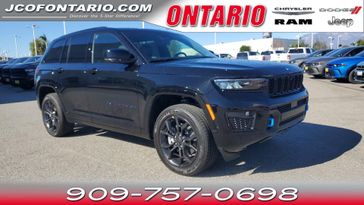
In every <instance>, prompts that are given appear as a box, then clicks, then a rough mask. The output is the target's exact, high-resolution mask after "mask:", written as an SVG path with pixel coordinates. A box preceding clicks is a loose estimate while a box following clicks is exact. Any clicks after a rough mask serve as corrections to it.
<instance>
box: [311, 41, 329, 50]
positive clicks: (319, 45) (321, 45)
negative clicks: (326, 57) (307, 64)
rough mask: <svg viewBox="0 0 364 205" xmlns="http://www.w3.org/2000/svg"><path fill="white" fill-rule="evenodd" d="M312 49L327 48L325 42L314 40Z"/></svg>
mask: <svg viewBox="0 0 364 205" xmlns="http://www.w3.org/2000/svg"><path fill="white" fill-rule="evenodd" d="M313 49H315V50H321V49H327V45H326V43H324V42H322V41H316V42H315V43H314V44H313Z"/></svg>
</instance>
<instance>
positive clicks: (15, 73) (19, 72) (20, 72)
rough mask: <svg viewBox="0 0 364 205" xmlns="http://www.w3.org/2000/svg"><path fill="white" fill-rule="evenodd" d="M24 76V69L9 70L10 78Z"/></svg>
mask: <svg viewBox="0 0 364 205" xmlns="http://www.w3.org/2000/svg"><path fill="white" fill-rule="evenodd" d="M25 75H26V73H25V70H24V69H11V76H17V77H21V76H25Z"/></svg>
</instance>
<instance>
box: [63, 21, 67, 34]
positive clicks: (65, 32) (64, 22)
mask: <svg viewBox="0 0 364 205" xmlns="http://www.w3.org/2000/svg"><path fill="white" fill-rule="evenodd" d="M63 34H64V35H66V34H67V28H66V21H63Z"/></svg>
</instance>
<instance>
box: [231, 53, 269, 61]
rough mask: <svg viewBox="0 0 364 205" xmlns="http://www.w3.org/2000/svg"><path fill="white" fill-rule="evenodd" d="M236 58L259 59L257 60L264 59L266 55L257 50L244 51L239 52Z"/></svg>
mask: <svg viewBox="0 0 364 205" xmlns="http://www.w3.org/2000/svg"><path fill="white" fill-rule="evenodd" d="M236 59H244V60H257V61H264V60H265V58H264V56H262V55H260V53H259V52H255V51H244V52H239V53H238V54H237V55H236Z"/></svg>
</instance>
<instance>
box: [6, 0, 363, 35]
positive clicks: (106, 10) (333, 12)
mask: <svg viewBox="0 0 364 205" xmlns="http://www.w3.org/2000/svg"><path fill="white" fill-rule="evenodd" d="M0 5H1V8H2V9H0V19H1V20H2V21H19V20H21V21H29V20H32V21H33V20H55V21H79V20H82V21H145V22H149V23H152V24H155V25H159V26H163V27H167V28H171V29H174V30H178V31H184V32H282V28H283V26H284V30H283V31H284V32H364V26H363V24H364V21H363V9H362V7H363V0H351V1H341V0H331V1H330V4H329V6H328V4H327V1H317V0H305V1H302V0H290V1H286V0H271V1H266V0H214V1H211V0H198V1H196V0H170V1H157V0H144V1H137V2H136V1H132V0H125V1H119V0H103V1H101V0H92V1H87V2H85V1H83V0H72V1H70V0H60V1H57V2H54V1H53V2H51V3H45V1H41V0H32V1H26V2H24V1H23V2H14V1H12V0H2V1H1V2H0ZM354 22H355V24H354ZM334 25H336V26H334ZM338 25H343V26H342V27H340V30H337V28H338V27H337V26H338Z"/></svg>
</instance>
